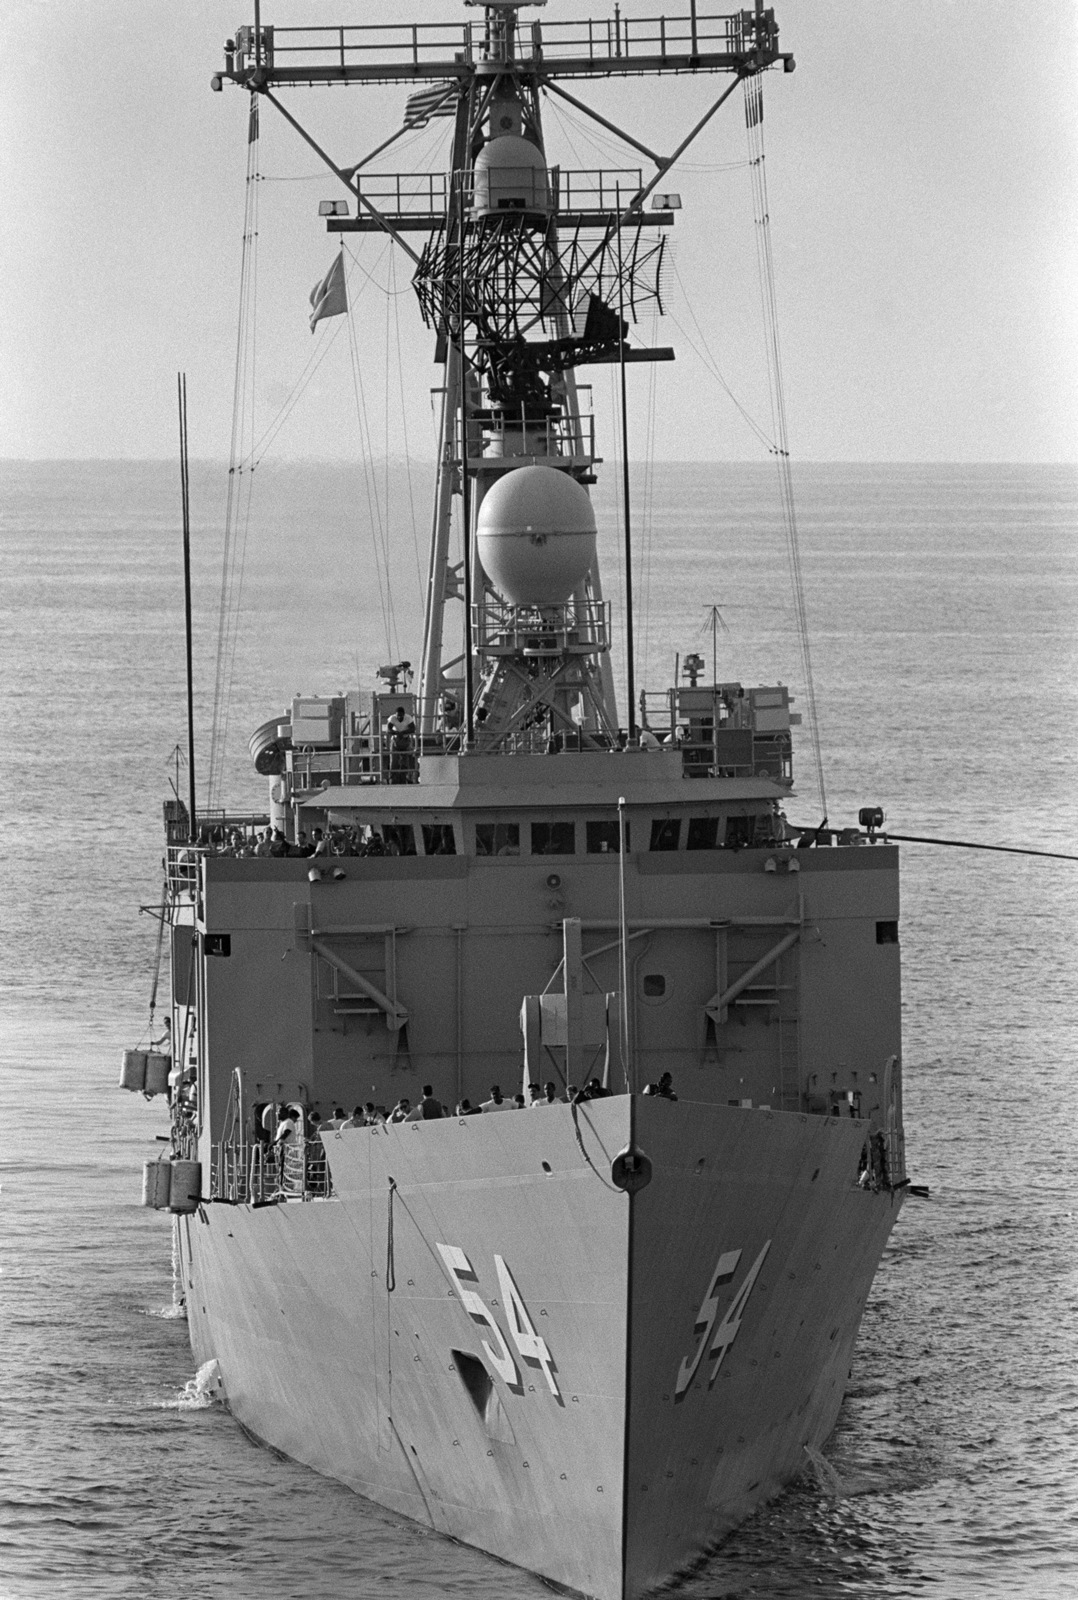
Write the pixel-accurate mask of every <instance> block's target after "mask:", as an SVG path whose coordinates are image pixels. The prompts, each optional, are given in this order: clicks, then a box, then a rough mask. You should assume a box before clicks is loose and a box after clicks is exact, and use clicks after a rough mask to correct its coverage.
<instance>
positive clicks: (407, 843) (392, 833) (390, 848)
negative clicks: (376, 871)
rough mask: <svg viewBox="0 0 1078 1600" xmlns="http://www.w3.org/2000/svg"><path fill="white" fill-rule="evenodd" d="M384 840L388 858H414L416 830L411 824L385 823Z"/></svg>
mask: <svg viewBox="0 0 1078 1600" xmlns="http://www.w3.org/2000/svg"><path fill="white" fill-rule="evenodd" d="M382 838H383V840H384V841H385V847H386V855H387V856H414V855H415V853H416V848H415V829H414V828H413V827H412V824H411V823H410V822H384V823H383V824H382Z"/></svg>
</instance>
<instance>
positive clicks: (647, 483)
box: [640, 311, 659, 720]
mask: <svg viewBox="0 0 1078 1600" xmlns="http://www.w3.org/2000/svg"><path fill="white" fill-rule="evenodd" d="M658 324H659V317H658V313H657V312H655V311H653V312H652V314H651V328H650V332H649V336H648V343H649V344H652V345H654V344H655V342H656V340H657V338H658ZM657 366H658V363H657V362H655V361H653V362H651V363H650V365H649V367H648V409H647V425H646V428H645V431H644V494H643V502H644V504H643V512H642V516H641V523H642V529H641V540H640V547H641V548H640V560H641V566H642V568H643V571H642V572H641V583H640V588H641V598H642V600H643V608H642V609H643V613H644V617H643V627H642V629H641V634H642V649H641V652H640V659H641V661H642V663H643V669H642V672H641V675H640V676H641V684H642V685H645V684H646V683H647V673H648V646H649V643H650V639H651V554H652V545H653V536H654V528H655V515H654V513H655V409H656V408H655V400H656V379H657V376H658V374H657V371H656V368H657ZM643 692H645V693H646V690H644V691H643ZM641 720H643V719H641Z"/></svg>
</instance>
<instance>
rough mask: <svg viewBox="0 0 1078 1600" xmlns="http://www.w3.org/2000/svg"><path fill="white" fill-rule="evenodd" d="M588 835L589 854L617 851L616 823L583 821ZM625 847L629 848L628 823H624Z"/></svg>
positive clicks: (598, 854) (613, 852) (597, 854)
mask: <svg viewBox="0 0 1078 1600" xmlns="http://www.w3.org/2000/svg"><path fill="white" fill-rule="evenodd" d="M584 826H585V828H586V830H587V835H588V854H589V856H605V855H614V856H616V855H617V853H618V824H617V823H616V822H588V823H585V825H584ZM625 848H626V850H628V849H629V824H628V822H626V824H625Z"/></svg>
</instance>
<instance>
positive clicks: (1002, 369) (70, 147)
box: [0, 0, 1078, 461]
mask: <svg viewBox="0 0 1078 1600" xmlns="http://www.w3.org/2000/svg"><path fill="white" fill-rule="evenodd" d="M252 9H253V8H251V7H250V6H249V5H247V4H246V3H245V0H227V4H223V3H220V0H184V3H182V4H180V3H177V0H168V3H164V0H140V3H139V4H137V5H136V4H133V3H132V0H122V3H121V0H80V3H79V4H74V3H73V0H64V3H59V0H56V3H53V0H5V5H4V8H3V20H2V21H0V46H2V53H0V159H2V162H3V189H2V192H3V204H2V206H0V250H2V257H0V261H2V268H3V285H4V293H3V304H2V313H0V338H2V367H0V455H4V456H21V457H116V456H127V457H140V456H165V455H170V454H171V453H172V452H173V450H174V440H175V420H174V385H175V373H176V371H177V369H178V368H181V367H182V368H184V369H186V371H187V373H188V383H189V393H190V405H191V438H192V449H193V452H194V453H195V454H197V455H201V456H227V454H228V447H229V430H230V419H231V414H232V372H233V362H234V354H235V343H236V329H237V304H238V288H239V266H240V243H241V235H242V228H243V204H244V173H245V165H246V154H247V151H246V110H247V105H246V102H247V96H246V95H245V94H244V93H243V92H241V91H239V90H236V89H234V88H231V87H230V88H228V89H226V92H225V93H223V94H219V95H215V94H211V92H210V89H209V79H210V75H211V73H212V72H214V71H215V70H217V69H218V68H219V67H220V65H221V44H222V42H223V40H224V39H225V37H226V36H227V35H228V34H229V33H231V32H233V31H234V29H235V27H236V26H237V24H238V23H240V22H241V21H243V20H245V18H247V13H248V11H250V10H252ZM609 9H612V8H610V7H607V6H606V5H604V4H601V3H599V4H596V5H594V6H588V5H585V4H582V3H579V0H551V3H550V5H549V6H548V7H547V8H546V10H545V11H544V12H543V13H542V16H543V20H544V22H553V21H555V20H556V18H557V17H558V15H562V16H587V15H596V16H605V15H606V14H607V11H608V10H609ZM625 9H626V10H627V11H629V12H632V11H633V10H634V9H635V10H636V11H637V12H638V13H640V14H651V13H654V12H656V11H658V10H659V9H660V8H659V7H656V6H654V5H652V4H650V3H649V0H639V3H638V4H637V5H636V6H635V7H633V5H632V4H629V5H627V6H626V7H625ZM666 9H667V11H668V13H670V14H673V13H674V12H675V10H676V9H677V8H676V7H675V6H673V5H670V6H667V7H666ZM715 9H716V10H720V9H724V8H721V7H715ZM729 9H731V10H733V9H735V7H734V6H732V5H731V6H730V7H729ZM776 12H777V16H778V20H779V23H780V27H781V29H782V37H783V45H784V47H785V48H786V49H791V50H793V51H794V53H795V55H796V57H797V63H798V68H797V71H796V73H794V74H793V75H792V76H783V75H781V74H778V73H774V74H771V75H769V77H768V79H767V82H766V91H765V92H766V121H765V131H766V149H767V173H768V183H769V188H770V215H771V228H772V235H773V242H774V253H775V267H776V280H777V290H778V304H779V318H780V331H781V339H782V349H783V357H784V365H785V376H786V399H787V408H788V412H789V418H790V438H791V445H792V451H793V454H794V456H795V457H800V458H802V459H809V460H926V461H933V460H934V461H1060V460H1075V459H1078V293H1076V290H1078V247H1076V243H1075V241H1076V239H1078V131H1076V130H1078V118H1076V112H1075V96H1074V83H1075V78H1076V67H1078V47H1076V40H1078V23H1076V17H1078V8H1076V6H1075V3H1074V0H1041V3H1039V4H1037V5H1036V6H1031V5H1016V4H1015V3H1014V0H931V3H928V0H889V3H884V0H785V3H782V0H779V3H778V4H777V6H776ZM474 15H475V13H474V12H465V11H463V9H462V8H460V7H458V6H456V5H454V4H450V3H448V0H447V3H444V4H443V3H437V4H436V3H433V0H414V3H412V4H411V5H410V7H404V8H403V9H401V8H399V7H398V6H397V5H394V6H393V7H392V8H391V7H388V6H382V5H379V4H374V5H367V6H365V7H360V6H357V5H355V4H348V3H347V0H341V3H340V4H338V5H336V6H331V5H330V4H328V0H321V3H319V4H315V3H314V0H306V3H305V4H302V5H301V4H300V3H298V0H280V3H277V4H275V3H274V0H264V3H263V20H264V21H266V22H276V23H277V24H279V25H284V24H287V23H295V22H299V21H308V22H310V21H315V22H320V23H324V22H337V21H341V22H361V21H362V22H371V21H377V20H380V19H381V18H382V17H385V18H387V19H393V20H398V19H399V18H401V17H406V18H408V19H414V20H420V21H422V20H442V19H456V18H460V17H464V16H474ZM248 20H249V18H248ZM719 87H721V84H720V81H719V80H717V79H666V80H661V81H659V82H658V83H656V82H649V83H647V84H646V85H641V84H639V83H634V82H632V81H629V82H628V83H626V82H614V83H610V84H601V85H591V86H586V87H584V88H581V89H580V90H579V92H580V93H581V95H582V96H583V97H584V98H590V99H591V100H592V101H593V103H594V104H596V105H597V106H598V107H600V108H601V109H603V110H604V111H605V112H606V113H607V114H608V115H612V116H613V117H614V118H615V120H617V119H619V118H620V119H622V120H624V121H625V122H626V123H628V124H629V125H630V126H631V127H632V128H633V130H634V131H635V132H636V133H637V134H638V135H639V136H640V137H641V138H643V139H644V141H645V142H646V143H649V144H651V145H652V147H653V148H656V147H657V148H659V149H664V148H665V149H669V148H671V147H672V145H673V144H674V143H675V142H676V140H677V137H678V130H680V129H682V128H685V129H687V128H688V126H690V125H691V122H692V120H694V119H695V116H696V115H698V114H700V112H702V110H703V109H704V108H705V107H706V105H707V104H708V103H709V100H708V97H709V95H714V94H715V93H716V92H717V90H718V88H719ZM404 98H405V91H404V90H402V89H395V90H394V89H388V90H373V91H371V90H360V89H353V90H340V89H338V90H334V91H332V92H331V91H327V90H321V89H320V90H315V91H303V92H298V91H297V92H293V93H292V94H291V95H290V97H289V101H288V103H289V105H290V107H291V108H292V109H294V110H295V111H296V113H297V114H298V115H300V116H301V117H302V118H306V119H307V121H308V122H309V124H310V126H311V127H312V130H313V131H315V132H316V133H318V134H319V135H320V136H322V137H324V138H325V140H326V142H327V143H328V145H329V147H330V149H331V151H332V152H333V153H334V154H335V155H337V156H338V157H340V158H341V159H342V160H343V159H345V158H346V157H347V158H350V159H351V160H356V159H358V158H359V156H360V155H362V154H364V153H365V152H366V150H367V149H369V148H370V147H371V146H373V145H374V144H375V143H377V142H378V140H379V138H381V137H384V136H385V134H386V133H387V132H389V131H391V130H392V128H394V127H395V126H397V125H398V124H399V115H400V111H401V109H402V107H403V101H404ZM262 126H263V138H262V141H261V148H260V164H261V171H262V174H263V175H264V180H265V181H263V182H262V183H261V185H260V187H259V199H260V222H259V243H258V254H259V278H258V308H257V309H258V318H257V363H256V370H255V381H254V385H253V405H254V418H255V432H256V434H257V433H258V432H260V431H261V430H262V429H264V428H265V427H267V426H269V425H270V424H271V423H272V422H273V419H274V417H275V416H276V415H277V413H278V411H279V409H280V407H281V406H282V404H283V403H285V402H286V401H287V399H288V397H289V396H290V394H291V393H292V391H293V389H294V386H295V384H296V382H297V379H298V378H299V377H300V375H301V374H302V372H303V371H304V366H305V363H306V362H307V361H308V358H309V357H310V355H311V352H312V348H314V347H316V345H317V344H318V339H313V338H312V336H311V334H310V332H309V330H308V328H307V321H306V315H307V309H308V308H307V296H308V294H309V291H310V288H311V285H312V283H313V282H314V281H315V280H316V279H317V278H319V277H321V276H322V274H323V273H324V272H325V271H326V270H327V268H328V266H329V264H330V262H331V261H332V258H333V252H334V249H335V244H334V243H333V242H331V241H330V240H329V239H327V237H326V235H325V233H324V230H323V227H322V225H321V224H320V223H319V221H318V218H317V215H316V213H317V202H318V200H319V199H320V198H327V197H330V196H333V195H334V194H335V189H334V180H333V179H332V178H331V177H329V176H328V175H327V176H325V177H322V176H320V175H319V168H318V163H317V160H316V158H314V157H313V156H312V155H311V154H310V152H309V151H306V150H305V149H304V148H303V147H302V146H301V145H300V144H299V143H298V141H297V139H296V137H295V135H294V134H293V133H292V132H291V131H290V130H289V129H288V128H287V126H286V125H285V124H284V123H283V122H282V120H281V119H280V118H279V117H278V116H277V115H276V114H275V113H274V112H273V110H272V108H270V107H266V108H264V113H263V122H262ZM449 126H450V125H449V124H448V123H446V122H438V123H434V124H432V125H431V126H430V128H429V129H427V130H426V131H425V132H424V133H422V134H420V135H418V136H416V138H415V139H414V141H413V142H412V144H411V148H410V149H408V150H407V151H406V152H405V154H404V156H402V157H401V158H400V164H401V166H402V167H403V166H405V165H406V158H408V159H410V158H412V157H417V158H419V159H426V160H427V161H429V162H430V163H431V164H435V158H436V156H437V155H438V153H439V152H440V150H441V149H442V147H443V144H444V140H445V137H446V135H447V133H448V129H449ZM547 134H548V142H549V145H550V147H551V152H552V155H556V156H557V157H558V158H559V159H560V160H561V162H562V165H563V166H583V167H592V166H598V165H604V164H605V165H626V166H631V165H635V164H636V163H637V160H638V158H637V157H635V156H632V155H631V154H630V153H629V152H626V153H625V155H624V156H623V157H622V158H621V159H620V160H619V159H618V158H616V157H615V156H614V154H613V152H612V149H611V146H610V142H609V141H608V140H607V139H606V137H605V136H601V137H600V141H599V144H598V145H596V144H594V143H592V142H591V141H590V140H589V138H588V135H587V133H586V131H585V130H584V129H583V128H582V119H580V118H579V117H578V116H576V114H573V116H572V120H566V119H565V118H563V117H561V115H560V113H559V114H558V115H551V116H550V117H549V118H548V122H547ZM745 155H746V138H745V127H744V118H743V115H742V109H741V104H740V96H739V95H735V96H734V97H732V98H731V101H730V103H729V105H728V106H727V107H725V108H724V109H723V110H722V111H721V112H720V113H719V114H718V116H717V117H716V119H715V121H714V122H713V123H712V124H711V125H710V127H709V128H708V130H707V132H706V133H705V134H704V135H703V136H702V138H701V139H700V141H699V143H698V144H697V145H696V146H695V147H694V148H693V149H692V151H691V152H690V154H689V156H688V157H687V161H688V162H689V166H687V167H686V168H685V169H684V170H680V171H678V172H676V173H675V174H673V175H671V176H670V177H669V178H668V179H666V180H664V183H663V187H664V188H670V189H674V188H676V189H678V190H679V191H680V192H681V194H682V196H683V200H684V210H683V211H682V213H681V216H680V219H679V222H678V226H677V228H676V229H675V230H674V233H675V239H676V246H675V253H674V261H675V264H676V268H677V273H676V275H675V274H673V273H671V274H670V276H669V288H670V298H669V310H670V312H671V316H670V317H668V318H666V319H664V320H663V321H662V322H660V323H659V324H658V325H657V327H655V328H651V327H649V326H643V327H641V328H640V329H639V330H638V332H639V335H640V337H641V338H642V339H643V340H644V342H652V341H654V342H660V343H671V344H674V345H675V347H676V348H677V349H678V361H677V363H676V364H675V365H674V366H667V367H663V368H660V369H647V368H636V369H635V370H634V371H633V372H632V374H631V378H632V382H633V388H634V412H633V421H634V432H635V435H636V437H637V438H642V437H643V434H644V430H645V428H646V427H647V426H648V425H649V423H648V408H649V404H650V405H651V406H652V409H653V426H654V439H655V454H656V455H657V456H659V457H666V458H669V459H753V458H755V457H757V456H759V454H760V447H759V445H758V444H757V442H756V441H755V439H754V438H753V435H752V434H751V432H750V431H749V430H748V428H747V427H746V426H745V424H744V423H743V421H742V420H741V419H740V417H739V415H738V413H737V411H736V410H735V408H734V407H733V405H732V404H731V403H730V401H729V400H728V399H727V398H726V396H725V395H724V394H723V393H722V391H721V389H720V388H719V387H718V386H717V385H716V384H715V383H714V382H713V381H712V380H711V379H710V378H708V377H707V375H706V373H705V371H704V369H703V367H702V366H701V364H700V363H699V361H698V359H697V358H696V356H695V355H694V354H693V352H692V350H691V349H690V348H689V346H688V344H687V342H686V339H685V337H684V335H683V333H682V331H681V330H682V329H684V330H685V331H686V332H687V333H691V335H692V338H693V340H694V341H697V342H699V335H698V334H697V332H696V331H695V330H694V329H693V328H692V325H691V322H690V314H689V311H688V310H687V308H686V303H685V298H684V295H683V291H682V285H684V290H685V291H686V292H687V294H688V297H689V299H690V301H691V302H692V306H693V310H694V311H695V314H696V316H697V318H698V319H699V322H700V324H701V326H702V329H703V335H704V337H705V338H706V340H707V343H708V346H709V348H710V350H711V352H712V355H713V358H714V359H715V360H716V361H717V362H718V364H719V366H720V368H721V369H722V372H723V374H724V376H725V378H726V381H727V382H728V384H729V385H730V387H731V388H732V389H733V391H734V392H735V394H736V395H737V396H738V398H739V400H740V401H741V402H742V404H744V405H745V406H746V407H747V409H748V410H749V411H750V412H752V413H753V414H754V415H757V416H759V417H760V419H761V421H763V422H764V423H765V425H766V422H767V402H766V374H765V369H764V366H763V359H762V337H761V318H760V311H759V296H758V291H757V283H756V273H755V256H754V240H753V216H752V206H751V195H750V187H749V176H748V171H747V169H746V167H745V165H744V162H745ZM384 165H385V167H386V169H387V170H392V169H393V168H394V166H395V165H396V158H395V157H389V158H387V160H386V162H385V163H384ZM286 180H287V181H286ZM350 244H351V246H352V248H353V249H354V250H355V251H356V252H357V253H358V258H359V260H360V262H361V264H362V267H363V268H364V269H366V270H369V271H370V272H371V273H372V282H370V283H369V284H368V286H367V288H366V289H365V291H364V294H363V296H362V299H361V300H360V301H359V302H358V304H357V306H356V310H355V318H356V327H357V331H358V334H359V339H360V342H361V345H362V348H363V351H364V372H365V375H366V376H365V381H366V386H367V387H366V399H367V402H368V415H369V418H370V419H371V434H372V437H371V446H372V448H373V449H374V450H375V451H376V452H377V451H380V450H384V449H386V447H387V446H388V448H389V450H390V451H392V452H395V453H399V452H403V450H404V447H405V442H407V446H408V449H409V450H410V451H411V453H412V454H413V455H417V456H430V455H431V453H432V449H433V433H432V427H431V421H430V401H429V390H430V388H431V387H432V386H433V385H435V384H436V383H437V382H438V372H437V369H436V368H435V367H434V366H433V364H432V362H431V341H430V337H429V335H427V334H426V333H425V332H424V331H423V330H422V329H421V327H420V325H419V319H418V313H417V307H416V304H415V300H414V297H413V295H412V292H411V290H410V288H409V286H408V279H409V272H408V270H407V269H408V263H407V262H406V261H404V260H400V259H399V260H398V261H397V263H396V266H395V267H392V266H391V263H390V259H389V254H388V253H387V251H386V248H385V245H384V242H383V241H382V239H381V238H376V239H367V240H366V241H365V242H364V243H362V245H361V244H360V241H359V239H358V238H357V237H356V236H353V238H352V239H351V241H350ZM679 279H680V282H679ZM352 281H353V283H354V284H358V283H359V282H361V281H362V280H361V277H360V275H359V273H358V272H356V273H355V275H354V277H353V280H352ZM675 319H676V321H675ZM678 324H680V325H681V326H680V327H679V326H678ZM337 327H338V325H337V324H327V325H325V326H324V331H323V332H322V333H321V334H320V335H319V336H318V338H319V339H320V340H321V341H322V342H324V343H326V344H329V345H330V347H329V348H328V349H327V350H326V352H325V357H324V359H323V361H322V363H321V365H320V366H319V368H318V371H317V373H316V374H315V376H314V378H313V380H312V381H311V382H310V384H309V385H308V387H307V389H306V390H305V392H304V394H303V395H302V397H301V398H300V400H299V402H298V403H297V405H296V407H295V409H294V410H293V411H292V412H291V413H290V415H289V416H288V418H287V420H286V421H285V422H284V424H283V426H282V427H281V429H280V431H279V432H278V433H277V435H276V438H275V440H274V442H273V445H272V447H271V450H272V454H274V455H275V456H276V457H278V458H288V457H297V456H347V455H349V454H352V453H354V452H355V450H356V449H357V439H358V426H357V419H356V402H355V398H354V391H353V387H352V376H351V367H350V361H349V351H348V340H347V338H346V337H345V336H343V333H338V335H337V337H336V338H333V334H334V332H335V331H336V329H337ZM331 340H332V343H331V342H330V341H331ZM398 352H399V358H398ZM594 371H595V385H596V388H595V394H596V409H597V411H599V412H600V414H601V418H603V421H602V426H604V427H605V426H606V422H605V413H604V408H606V409H608V408H609V378H608V375H607V373H605V372H604V371H603V370H602V369H594ZM401 372H403V383H402V379H401V376H400V374H401ZM651 372H654V374H655V376H654V384H655V388H654V395H653V396H652V395H651V381H652V380H651V376H650V374H651ZM387 375H388V376H387ZM402 388H403V394H402ZM387 392H388V395H389V403H388V405H387V404H386V399H385V396H386V394H387ZM405 436H407V438H406V437H405ZM607 442H608V444H609V441H607ZM608 453H609V452H608Z"/></svg>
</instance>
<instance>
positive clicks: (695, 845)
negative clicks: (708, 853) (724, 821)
mask: <svg viewBox="0 0 1078 1600" xmlns="http://www.w3.org/2000/svg"><path fill="white" fill-rule="evenodd" d="M685 848H686V850H717V849H718V848H719V819H718V817H690V818H689V837H688V839H687V841H686V844H685Z"/></svg>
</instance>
